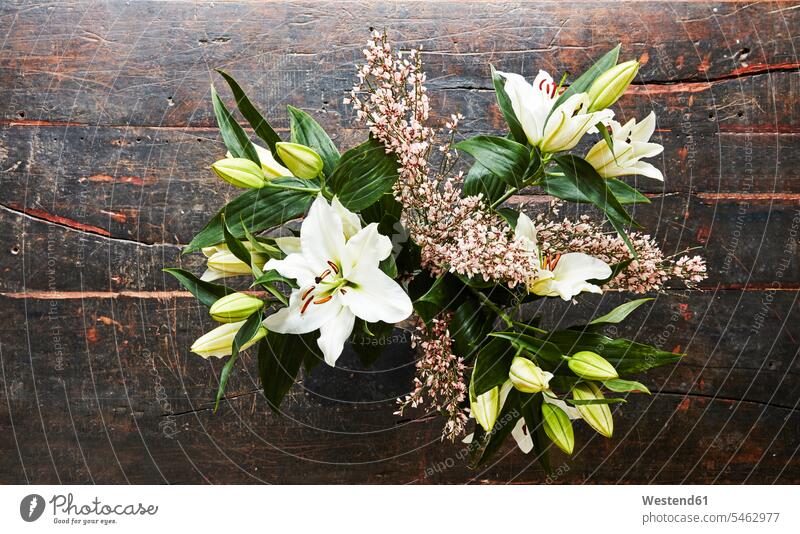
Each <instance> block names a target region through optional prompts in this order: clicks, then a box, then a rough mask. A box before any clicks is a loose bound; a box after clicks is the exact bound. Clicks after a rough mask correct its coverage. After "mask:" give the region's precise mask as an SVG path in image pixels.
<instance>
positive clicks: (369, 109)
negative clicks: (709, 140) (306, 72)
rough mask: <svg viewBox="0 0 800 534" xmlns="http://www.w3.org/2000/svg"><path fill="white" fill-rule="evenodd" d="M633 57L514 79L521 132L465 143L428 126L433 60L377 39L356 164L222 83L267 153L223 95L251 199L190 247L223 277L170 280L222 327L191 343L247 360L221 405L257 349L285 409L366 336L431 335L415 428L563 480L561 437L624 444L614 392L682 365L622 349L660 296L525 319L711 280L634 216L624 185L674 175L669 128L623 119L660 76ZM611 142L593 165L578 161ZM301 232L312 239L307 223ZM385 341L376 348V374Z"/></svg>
mask: <svg viewBox="0 0 800 534" xmlns="http://www.w3.org/2000/svg"><path fill="white" fill-rule="evenodd" d="M619 49H620V47H619V46H617V47H616V48H614V49H613V50H611V51H610V52H608V53H606V54H605V55H604V56H602V57H601V58H600V59H599V60H598V61H597V62H596V63H595V64H594V65H593V66H592V67H591V68H590V69H589V70H587V71H586V72H585V73H583V74H582V75H581V76H579V77H578V78H577V79H575V80H571V81H569V83H567V82H568V80H567V76H566V75H564V76H563V77H562V78H561V79H560V80H556V79H554V78H552V77H551V76H550V75H549V74H548V73H546V72H544V71H539V73H538V75H537V76H536V77H535V78H534V79H533V81H532V83H529V82H528V81H527V80H526V79H525V78H523V77H522V76H520V75H518V74H513V73H506V72H500V71H495V70H494V69H493V68H492V71H491V76H492V81H493V84H494V88H495V91H496V96H497V104H498V106H499V108H500V111H501V112H502V114H503V116H504V117H505V120H506V123H507V124H508V130H509V132H508V134H507V135H505V136H502V137H500V136H489V135H481V136H477V137H472V138H469V139H462V140H459V135H458V125H459V121H461V120H462V119H463V117H462V116H461V115H459V114H453V115H451V116H450V119H449V120H448V121H447V122H446V124H444V125H443V128H442V129H440V130H436V129H434V128H433V127H431V126H429V125H428V115H429V101H428V95H427V91H426V87H425V81H426V79H425V74H424V73H423V71H422V64H421V55H420V53H419V51H418V50H410V51H408V52H406V53H399V52H397V53H396V52H394V51H393V50H392V48H391V46H390V44H389V43H388V42H387V38H386V35H385V34H379V33H374V34H373V35H372V37H371V40H369V41H368V46H367V48H366V49H365V50H364V55H365V60H366V61H365V64H364V65H362V66H360V67H359V68H358V70H357V73H356V74H357V80H358V82H357V83H356V84H355V86H354V87H353V90H352V92H351V94H350V95H348V97H347V98H346V99H345V104H351V105H352V106H353V108H354V109H355V113H356V116H357V120H358V121H359V122H361V123H363V124H364V125H365V126H366V128H367V130H368V132H369V135H368V138H367V140H366V141H365V142H363V143H362V144H360V145H358V146H356V147H354V148H351V149H349V150H347V151H346V152H344V153H343V154H340V152H339V150H338V149H337V148H336V146H334V143H333V142H332V141H331V139H330V137H329V136H328V135H327V134H326V133H325V131H324V130H323V129H322V127H320V125H319V124H318V123H317V122H316V121H315V120H314V119H313V118H312V117H311V116H309V115H308V114H307V113H305V112H303V111H301V110H299V109H296V108H294V107H289V110H288V112H289V119H290V125H291V138H290V141H282V140H281V138H280V137H279V136H278V134H277V133H276V132H275V131H274V130H273V129H272V128H271V127H270V125H269V122H268V121H267V120H266V119H264V117H262V115H261V114H260V113H259V112H258V111H257V109H256V107H255V106H254V105H253V103H252V102H251V101H250V100H249V99H248V97H247V96H246V95H245V93H244V91H243V90H242V89H241V87H240V86H239V85H238V84H237V82H236V81H235V80H234V79H233V78H232V77H231V76H229V75H228V74H226V73H224V72H221V71H220V74H221V75H222V77H223V78H224V79H225V81H226V82H227V84H228V85H229V87H230V89H231V92H232V93H233V97H234V99H235V102H236V107H237V108H238V110H239V112H240V113H241V114H242V116H243V117H244V119H245V120H246V121H247V123H249V125H250V127H251V128H252V131H253V132H254V134H255V136H256V137H257V138H258V140H257V141H256V142H253V141H252V140H251V135H250V134H249V133H248V132H247V131H246V130H245V129H244V128H243V127H242V126H241V125H240V124H239V123H238V122H237V120H236V119H235V118H234V117H233V115H232V114H231V111H230V109H229V108H228V107H226V105H225V104H224V103H223V101H222V100H221V99H220V97H219V96H218V94H217V93H216V92H215V91H214V88H213V87H212V92H211V96H212V100H213V106H214V111H215V114H216V117H217V121H218V123H219V128H220V132H221V134H222V138H223V140H224V142H225V145H226V147H227V149H228V153H227V154H226V157H225V158H223V159H220V160H219V161H217V162H215V163H214V164H213V165H211V168H212V169H213V171H214V172H215V173H216V175H217V176H219V178H221V179H222V180H225V181H226V182H228V183H230V184H232V185H233V186H236V187H240V188H243V189H245V192H243V193H242V194H241V195H240V196H238V197H236V198H235V199H234V200H233V201H231V202H229V203H228V204H227V205H225V206H224V207H223V208H222V209H221V210H220V211H219V212H218V213H217V214H216V215H215V216H214V217H213V218H212V219H211V221H210V222H209V223H208V224H207V225H206V226H205V228H203V229H202V230H201V231H200V233H199V234H197V235H196V236H195V237H194V239H193V240H192V242H191V243H190V244H189V245H188V246H187V247H186V249H185V252H195V251H202V253H203V254H204V255H205V256H206V257H207V270H206V271H205V273H203V274H202V276H200V277H199V278H198V277H197V276H195V275H193V274H192V273H190V272H187V271H184V270H180V269H167V271H168V272H169V273H171V274H172V275H174V276H175V277H176V278H177V279H178V280H179V281H180V283H181V284H183V285H184V286H185V287H186V288H187V289H188V290H189V291H191V292H192V293H193V294H194V295H195V296H196V297H197V299H198V300H199V301H200V302H202V303H203V304H204V305H206V306H208V308H209V314H210V316H211V318H212V319H214V320H215V321H217V322H219V323H221V324H220V326H218V327H217V328H214V329H213V330H211V331H209V332H208V333H206V334H205V335H203V336H202V337H200V338H199V339H197V341H195V342H194V344H193V345H192V347H191V350H192V351H193V352H195V353H197V354H199V355H200V356H202V357H204V358H209V357H212V356H213V357H228V360H227V362H226V363H225V365H224V367H223V369H222V372H221V375H220V379H219V387H218V391H217V404H218V403H219V400H220V398H222V396H223V393H224V391H225V385H226V383H227V380H228V376H229V375H230V372H231V369H232V368H233V367H234V365H236V361H237V356H238V355H239V354H240V353H241V352H242V351H243V350H245V349H247V348H248V347H251V346H254V345H256V344H257V353H258V368H259V375H260V379H261V384H262V387H263V390H264V395H265V396H266V398H267V400H268V403H269V405H270V406H271V407H272V408H273V409H275V410H279V408H280V404H281V400H282V398H283V397H284V395H285V394H286V393H287V391H288V390H289V389H290V388H291V386H292V385H293V383H294V381H295V380H296V377H297V374H298V373H299V370H300V368H301V367H302V366H304V367H305V369H306V372H311V371H312V369H313V368H314V367H315V366H316V365H317V364H319V363H321V362H323V361H324V362H325V364H327V365H331V366H335V365H336V361H337V358H339V356H340V354H341V353H342V350H343V347H344V345H345V343H346V342H347V341H348V339H351V337H352V336H354V335H359V336H366V337H369V338H376V339H377V340H380V339H381V338H385V337H387V336H390V335H391V333H392V331H393V329H394V328H395V327H396V326H397V325H398V324H400V326H401V327H404V328H413V332H414V333H413V335H412V343H413V345H414V346H415V347H416V348H417V349H418V351H419V359H418V361H417V363H416V378H415V379H414V384H413V390H412V391H411V393H409V394H408V395H407V396H405V397H404V398H401V399H398V404H399V406H398V411H397V413H398V414H402V413H403V412H405V411H406V410H409V409H424V410H426V411H428V412H439V413H441V414H442V415H443V416H444V418H445V424H444V429H443V433H442V435H443V437H446V438H449V439H451V440H455V439H457V438H459V439H463V441H465V442H468V443H470V449H471V454H472V457H471V463H472V464H473V465H480V464H481V463H483V462H486V461H487V460H488V459H489V458H490V456H491V455H492V454H493V453H494V452H495V451H497V450H498V448H499V447H500V446H501V444H502V443H503V441H504V440H505V439H506V438H507V437H508V436H509V435H511V436H512V437H513V438H514V439H515V441H516V443H517V444H518V446H519V448H520V449H522V451H523V452H525V453H528V452H530V451H531V450H533V451H535V453H536V455H537V456H538V458H539V460H540V461H541V463H542V464H543V465H544V466H545V467H546V466H547V452H548V450H549V448H550V447H549V443H548V442H552V443H553V444H555V445H556V446H557V447H558V448H560V449H562V450H563V451H564V452H566V453H567V454H570V453H572V451H573V448H574V433H573V426H572V425H573V421H579V422H582V423H585V424H587V425H589V426H590V427H591V428H593V429H594V430H596V431H597V432H598V433H600V434H602V435H603V436H606V437H609V438H610V437H611V435H612V432H613V420H612V415H611V410H610V409H609V405H610V404H612V403H617V402H624V398H621V397H619V396H614V395H615V394H626V393H629V392H641V393H649V391H648V389H647V387H646V386H645V385H643V384H641V383H640V382H637V381H634V380H632V379H631V377H632V375H636V374H638V373H641V372H643V371H646V370H647V369H650V368H653V367H657V366H660V365H665V364H669V363H673V362H676V361H677V360H678V359H679V358H680V357H681V355H680V354H674V353H671V352H665V351H661V350H659V349H658V348H656V347H653V346H649V345H645V344H641V343H637V342H634V341H630V340H627V339H622V338H616V339H615V338H612V337H608V336H606V335H605V334H604V333H603V331H602V329H603V327H604V325H608V324H613V323H619V322H621V321H623V320H624V319H625V318H626V317H627V316H628V315H629V314H630V313H631V312H633V311H634V310H635V309H636V308H638V307H639V306H641V305H642V304H644V303H645V302H647V301H648V300H651V299H647V298H643V299H638V300H632V301H629V302H627V303H625V304H622V305H621V306H619V307H617V308H616V309H614V310H612V311H610V312H609V313H607V314H605V315H603V316H601V317H596V318H593V319H587V320H586V321H585V322H584V323H583V324H578V325H573V326H571V327H569V328H566V329H563V330H546V329H544V328H542V327H541V322H540V317H532V318H531V317H528V318H523V317H524V316H525V315H526V314H523V313H521V307H522V306H523V305H524V304H526V303H529V302H533V301H535V300H537V299H543V298H558V299H562V300H563V301H564V302H565V303H567V304H566V305H569V303H570V302H571V301H573V299H576V298H579V296H580V294H581V293H583V292H589V293H602V292H603V291H608V290H621V291H630V292H636V293H645V292H652V291H658V290H659V289H660V288H661V287H662V284H664V283H665V282H666V281H667V280H669V279H671V278H677V279H681V280H683V281H684V282H685V283H686V284H693V283H697V282H699V281H701V280H702V279H703V278H704V277H705V263H704V260H703V259H702V258H700V257H698V256H694V257H689V256H682V257H680V258H676V257H665V256H664V254H663V253H662V251H661V250H660V249H659V247H658V246H657V244H656V242H655V241H654V240H653V239H652V238H651V237H650V236H648V235H645V234H642V233H640V231H639V225H638V224H637V223H636V221H635V220H634V219H633V218H632V216H631V215H630V213H629V212H628V208H627V207H628V206H631V205H634V204H641V205H646V204H647V203H648V199H647V197H646V196H645V195H643V194H642V193H640V192H639V191H638V190H637V189H635V188H634V187H632V186H631V185H629V184H628V183H626V182H624V181H622V180H620V179H619V177H621V176H630V175H642V176H646V177H648V178H651V179H655V180H663V176H662V173H661V171H660V170H658V169H657V168H656V167H654V166H653V165H652V164H650V163H648V162H646V161H644V160H645V159H647V158H651V157H653V156H656V155H658V154H659V153H661V152H662V150H663V147H662V146H661V145H659V144H656V143H652V142H650V137H651V136H652V135H653V132H654V130H655V121H656V119H655V115H654V114H653V113H650V114H649V115H648V116H647V117H644V118H643V119H641V120H637V119H631V120H629V121H627V122H625V123H624V124H622V123H620V122H617V121H615V120H614V112H613V111H612V110H611V109H610V106H612V105H613V104H614V103H615V102H616V101H617V100H618V99H619V98H620V96H621V95H622V94H623V93H624V92H625V90H626V88H627V87H628V85H629V84H630V83H631V81H632V80H633V79H634V77H635V76H636V73H637V71H638V68H639V64H638V62H636V61H626V62H622V63H618V56H619ZM591 135H594V136H595V137H596V139H595V142H594V144H593V145H591V147H590V148H589V149H588V151H586V152H584V153H582V154H583V155H579V154H576V153H574V152H571V151H573V150H574V149H575V148H576V147H577V146H578V145H579V143H580V142H581V141H582V140H583V139H584V138H586V137H587V136H591ZM463 155H467V156H468V157H467V158H464V159H461V158H460V156H463ZM537 189H538V190H539V191H543V192H544V193H546V194H547V195H549V196H550V197H553V198H554V199H556V202H558V203H565V202H571V203H580V204H586V205H589V206H590V207H593V208H595V209H594V210H593V211H591V212H592V213H594V214H595V216H594V217H592V216H590V215H589V214H586V215H582V216H579V217H577V218H574V219H572V220H571V219H569V218H560V217H559V216H558V208H557V205H554V206H553V207H552V208H551V209H550V210H549V211H548V212H546V213H539V214H538V215H535V216H530V215H528V214H526V213H525V212H524V211H523V209H522V208H523V207H522V206H520V205H519V202H518V201H517V202H515V199H514V195H515V194H516V193H518V192H522V193H525V192H528V191H531V192H532V191H536V190H537ZM300 218H302V223H301V224H300V227H299V232H297V231H296V225H287V223H289V222H290V221H293V220H295V219H300ZM390 235H392V236H394V239H392V238H390V237H389V236H390ZM242 277H248V278H249V281H250V282H251V283H250V285H249V287H246V286H245V287H242V286H240V288H241V290H237V289H235V288H233V287H231V286H230V285H228V284H225V285H223V284H220V283H219V282H218V280H221V279H225V280H228V279H235V278H239V279H241V278H242ZM383 346H384V343H380V342H376V343H369V344H363V343H362V344H359V346H358V347H357V350H358V351H359V353H360V356H362V359H364V361H365V362H374V361H375V358H377V357H378V356H379V355H380V350H381V349H382V348H383ZM471 419H474V420H475V423H474V425H471V424H470V420H471ZM470 426H474V430H473V431H472V433H471V434H469V435H465V434H466V433H467V432H468V427H470Z"/></svg>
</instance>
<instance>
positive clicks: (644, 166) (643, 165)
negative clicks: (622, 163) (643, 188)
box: [630, 161, 664, 182]
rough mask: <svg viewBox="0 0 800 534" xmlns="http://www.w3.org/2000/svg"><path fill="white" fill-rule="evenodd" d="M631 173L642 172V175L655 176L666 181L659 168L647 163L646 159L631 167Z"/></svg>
mask: <svg viewBox="0 0 800 534" xmlns="http://www.w3.org/2000/svg"><path fill="white" fill-rule="evenodd" d="M630 169H631V171H632V172H631V173H630V174H641V175H642V176H647V177H648V178H654V179H656V180H661V181H662V182H663V181H664V175H663V174H662V173H661V171H660V170H659V169H657V168H656V167H654V166H653V165H651V164H650V163H647V162H645V161H640V162H639V163H637V164H636V165H634V166H632V167H630Z"/></svg>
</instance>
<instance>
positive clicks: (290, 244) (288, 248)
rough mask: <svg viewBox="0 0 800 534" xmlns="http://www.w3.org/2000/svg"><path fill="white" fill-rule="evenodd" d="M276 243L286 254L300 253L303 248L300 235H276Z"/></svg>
mask: <svg viewBox="0 0 800 534" xmlns="http://www.w3.org/2000/svg"><path fill="white" fill-rule="evenodd" d="M275 244H276V245H278V248H279V249H281V252H283V253H284V254H299V253H300V252H301V251H302V250H303V247H302V246H301V245H300V238H299V237H294V236H290V237H276V238H275Z"/></svg>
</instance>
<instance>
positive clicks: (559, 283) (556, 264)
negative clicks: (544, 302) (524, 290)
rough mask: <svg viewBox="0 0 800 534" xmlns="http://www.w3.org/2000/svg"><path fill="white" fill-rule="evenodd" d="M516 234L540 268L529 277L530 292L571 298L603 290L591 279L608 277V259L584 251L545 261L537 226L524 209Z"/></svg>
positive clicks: (559, 255) (609, 273) (566, 298)
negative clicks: (591, 281)
mask: <svg viewBox="0 0 800 534" xmlns="http://www.w3.org/2000/svg"><path fill="white" fill-rule="evenodd" d="M515 235H516V237H517V238H518V239H520V240H521V241H522V242H523V243H524V244H525V246H526V247H527V249H528V250H529V251H530V253H531V254H532V255H533V256H534V264H535V266H536V268H537V271H536V275H535V276H534V277H532V278H531V279H530V280H529V281H528V291H529V292H530V293H533V294H535V295H540V296H543V297H561V298H562V299H564V300H567V301H568V300H571V299H572V297H574V296H575V295H577V294H579V293H581V292H583V291H587V292H589V293H602V292H603V291H602V289H600V287H599V286H597V285H595V284H592V283H589V282H588V281H589V280H604V279H606V278H608V277H609V276H611V267H609V266H608V264H606V262H604V261H602V260H599V259H597V258H595V257H593V256H589V255H588V254H583V253H582V252H569V253H567V254H558V255H556V256H555V257H554V258H549V257H547V258H544V261H542V258H541V257H540V252H539V247H538V245H537V243H536V226H535V225H534V224H533V221H531V219H530V217H528V216H527V215H525V214H524V213H520V215H519V218H518V219H517V227H516V230H515Z"/></svg>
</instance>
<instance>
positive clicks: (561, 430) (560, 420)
mask: <svg viewBox="0 0 800 534" xmlns="http://www.w3.org/2000/svg"><path fill="white" fill-rule="evenodd" d="M542 421H543V422H544V433H545V434H547V437H548V438H550V441H552V442H553V443H555V444H556V445H557V446H558V448H559V449H561V450H562V451H564V452H566V453H567V454H572V449H573V448H574V447H575V434H574V432H573V431H572V421H570V420H569V417H568V416H567V414H566V413H565V412H564V410H562V409H561V408H559V407H558V406H554V405H553V404H548V403H547V402H545V403H542Z"/></svg>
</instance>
